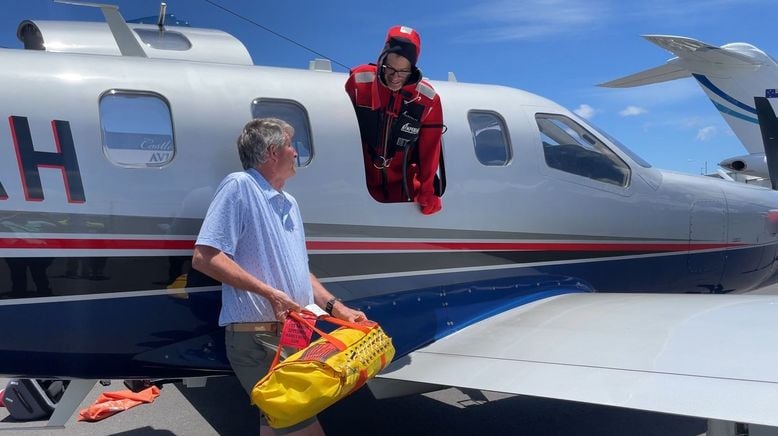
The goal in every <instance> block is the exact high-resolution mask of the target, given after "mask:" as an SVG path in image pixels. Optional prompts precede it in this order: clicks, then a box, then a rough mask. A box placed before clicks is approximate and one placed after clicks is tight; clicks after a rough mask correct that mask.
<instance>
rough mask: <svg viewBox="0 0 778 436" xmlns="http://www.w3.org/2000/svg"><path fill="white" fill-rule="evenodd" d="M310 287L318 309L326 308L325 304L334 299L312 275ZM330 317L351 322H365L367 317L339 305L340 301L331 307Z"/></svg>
mask: <svg viewBox="0 0 778 436" xmlns="http://www.w3.org/2000/svg"><path fill="white" fill-rule="evenodd" d="M311 286H312V287H313V301H314V302H316V304H317V305H318V306H319V307H321V308H324V307H326V306H327V302H328V301H330V300H333V299H334V298H335V296H333V295H332V294H331V293H330V291H328V290H327V289H326V288H325V287H324V285H322V284H321V282H320V281H319V279H317V278H316V276H315V275H313V274H311ZM332 316H334V317H335V318H338V319H342V320H344V321H351V322H356V321H365V320H366V319H367V316H365V314H364V313H362V311H359V310H355V309H352V308H350V307H348V306H346V305H345V304H343V303H341V302H340V300H335V302H334V304H333V306H332Z"/></svg>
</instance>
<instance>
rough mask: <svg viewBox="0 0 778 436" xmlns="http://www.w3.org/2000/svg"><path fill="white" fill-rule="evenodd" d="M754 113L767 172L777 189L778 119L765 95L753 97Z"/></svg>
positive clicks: (774, 188) (774, 187)
mask: <svg viewBox="0 0 778 436" xmlns="http://www.w3.org/2000/svg"><path fill="white" fill-rule="evenodd" d="M754 103H755V104H756V111H757V112H756V114H757V116H758V117H759V128H760V130H761V132H762V141H763V142H764V153H765V156H766V157H767V172H768V173H769V175H770V183H771V184H772V186H773V190H776V189H778V119H776V117H775V111H774V110H773V107H772V105H770V101H769V100H768V99H767V98H765V97H754Z"/></svg>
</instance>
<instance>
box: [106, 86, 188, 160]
mask: <svg viewBox="0 0 778 436" xmlns="http://www.w3.org/2000/svg"><path fill="white" fill-rule="evenodd" d="M100 130H101V133H102V140H103V151H104V152H105V155H106V156H107V157H108V159H109V160H110V161H111V162H113V163H115V164H116V165H120V166H126V167H160V166H163V165H165V164H167V163H168V162H170V161H171V160H172V159H173V155H174V154H175V142H174V139H173V121H172V118H171V115H170V106H169V105H168V103H167V101H166V100H165V99H164V98H163V97H162V96H160V95H158V94H153V93H150V92H139V91H118V90H111V91H108V92H106V93H105V94H103V96H102V97H101V98H100Z"/></svg>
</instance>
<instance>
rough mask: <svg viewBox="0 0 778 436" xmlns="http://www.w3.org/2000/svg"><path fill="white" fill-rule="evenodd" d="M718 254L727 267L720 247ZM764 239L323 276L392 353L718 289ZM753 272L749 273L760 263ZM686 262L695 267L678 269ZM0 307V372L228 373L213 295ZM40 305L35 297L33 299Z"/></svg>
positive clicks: (739, 275) (765, 268) (742, 285)
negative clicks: (476, 330) (625, 297)
mask: <svg viewBox="0 0 778 436" xmlns="http://www.w3.org/2000/svg"><path fill="white" fill-rule="evenodd" d="M725 253H726V265H724V254H725ZM777 255H778V253H777V252H776V246H775V245H765V246H757V247H750V248H746V249H735V250H726V251H712V252H706V253H698V254H693V255H688V256H687V255H686V254H674V255H659V256H641V257H631V258H623V259H608V260H606V259H603V260H597V261H589V262H578V263H566V264H562V263H557V264H546V265H516V266H515V267H513V268H509V269H500V270H494V269H492V270H489V269H484V270H478V271H458V272H441V273H437V274H428V275H425V276H420V275H408V276H387V277H384V278H380V279H355V280H333V281H328V282H326V286H327V288H328V289H330V290H331V291H333V292H335V293H336V294H337V295H339V296H341V297H343V298H344V299H346V300H348V304H349V305H352V306H354V307H358V308H360V309H362V310H364V311H365V312H366V313H367V314H368V316H369V317H370V318H371V319H375V320H376V321H378V322H379V323H380V324H381V325H382V326H383V327H384V329H385V330H386V332H387V334H389V335H390V336H392V338H393V340H394V344H395V347H396V349H397V357H400V356H402V355H404V354H407V353H408V352H410V351H413V350H415V349H417V348H419V347H422V346H424V345H426V344H428V343H431V342H433V341H435V340H437V339H439V338H441V337H444V336H446V335H448V334H450V333H452V332H454V331H457V330H459V329H462V328H464V327H466V326H468V325H471V324H473V323H476V322H478V321H480V320H483V319H485V318H487V317H489V316H492V315H495V314H498V313H501V312H503V311H505V310H508V309H511V308H514V307H518V306H521V305H523V304H526V303H529V302H532V301H536V300H538V299H542V298H546V297H549V296H553V295H558V294H562V293H569V292H585V291H588V290H591V289H596V290H597V291H604V292H675V293H678V292H706V293H707V292H727V291H729V290H734V289H747V288H752V287H754V286H757V285H759V284H761V283H764V282H765V281H767V280H769V279H770V277H772V276H773V274H774V273H775V267H776V263H775V262H774V261H770V262H765V259H775V258H776V256H777ZM760 262H762V263H761V265H762V267H761V268H754V265H758V264H760ZM692 265H693V266H694V268H695V271H694V272H690V270H689V268H691V266H692ZM115 295H116V297H115V298H110V297H109V296H107V295H105V294H103V295H101V298H99V299H83V300H76V301H73V300H70V301H61V300H59V299H57V297H56V296H55V297H52V299H54V300H57V301H51V300H52V299H49V298H45V299H44V298H41V300H42V302H40V303H37V302H30V301H29V300H28V301H27V304H14V303H13V300H10V301H6V302H4V303H3V304H0V320H2V325H3V331H4V334H0V374H4V375H20V376H28V377H35V378H45V377H46V376H70V377H83V378H98V379H100V378H130V377H141V378H168V377H184V376H198V375H200V376H202V375H214V374H218V373H228V372H229V371H230V370H229V365H228V364H227V361H226V358H225V355H224V342H223V340H224V334H223V330H222V329H220V328H219V327H218V326H217V318H218V313H219V306H220V292H219V291H218V290H214V291H209V292H190V293H188V294H169V295H168V294H162V293H160V294H156V295H146V294H143V295H138V296H132V297H129V296H126V294H121V293H117V294H115ZM44 300H45V302H44Z"/></svg>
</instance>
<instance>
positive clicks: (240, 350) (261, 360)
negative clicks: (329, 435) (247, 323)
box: [224, 330, 316, 435]
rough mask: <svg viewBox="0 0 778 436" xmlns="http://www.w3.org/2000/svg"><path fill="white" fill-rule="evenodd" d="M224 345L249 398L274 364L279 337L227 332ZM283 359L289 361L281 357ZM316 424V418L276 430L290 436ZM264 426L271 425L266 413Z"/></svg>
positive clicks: (261, 333) (270, 334)
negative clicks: (255, 386)
mask: <svg viewBox="0 0 778 436" xmlns="http://www.w3.org/2000/svg"><path fill="white" fill-rule="evenodd" d="M224 342H225V344H226V346H227V360H229V361H230V366H231V367H232V370H233V371H234V372H235V376H236V377H238V380H239V381H240V385H241V386H243V389H244V390H245V391H246V392H247V393H248V394H249V398H251V391H252V389H254V385H256V384H257V382H258V381H259V380H261V379H262V377H264V376H265V375H266V374H267V371H268V370H269V369H270V364H271V363H273V357H274V356H275V352H276V347H277V345H278V336H276V335H275V334H273V333H264V332H260V333H253V332H234V331H229V330H225V332H224ZM281 357H282V358H283V357H286V356H285V355H284V353H281ZM315 422H316V417H315V416H314V417H313V418H308V419H306V420H304V421H302V422H300V423H297V424H295V425H293V426H291V427H286V428H276V429H274V430H275V433H276V434H277V435H284V434H288V433H291V432H294V431H297V430H300V429H303V428H305V427H308V426H309V425H311V424H313V423H315ZM261 424H262V425H268V423H267V420H266V419H265V415H264V413H263V414H262V418H261Z"/></svg>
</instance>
